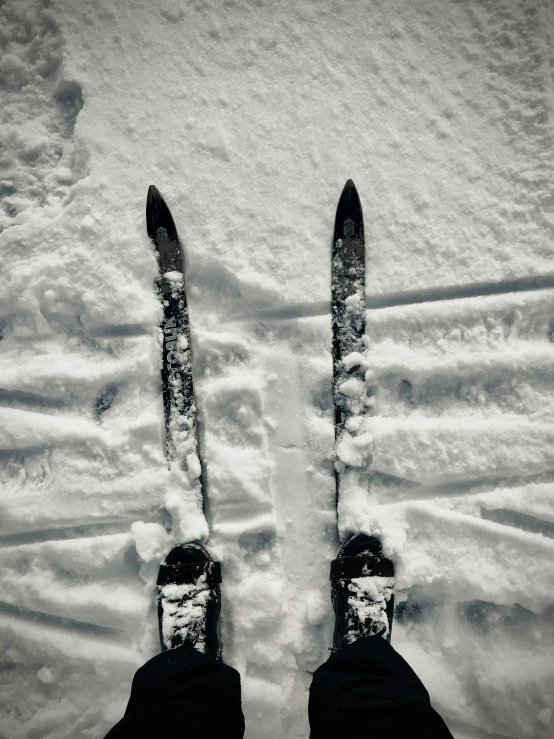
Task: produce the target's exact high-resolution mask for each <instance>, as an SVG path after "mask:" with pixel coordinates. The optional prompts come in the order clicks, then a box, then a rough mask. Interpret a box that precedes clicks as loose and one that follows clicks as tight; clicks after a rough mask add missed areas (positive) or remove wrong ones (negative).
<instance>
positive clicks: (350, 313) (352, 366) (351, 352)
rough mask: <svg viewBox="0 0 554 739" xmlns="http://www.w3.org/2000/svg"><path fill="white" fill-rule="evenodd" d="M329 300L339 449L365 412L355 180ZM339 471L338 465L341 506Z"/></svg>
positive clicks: (347, 195) (338, 219)
mask: <svg viewBox="0 0 554 739" xmlns="http://www.w3.org/2000/svg"><path fill="white" fill-rule="evenodd" d="M331 300H332V331H333V398H334V403H335V445H338V443H339V442H340V440H341V437H342V436H343V433H344V428H345V425H346V423H347V421H348V419H349V418H350V417H351V416H353V415H358V414H360V413H362V412H363V409H364V407H365V397H364V395H365V385H364V383H363V380H364V373H363V369H362V367H361V365H360V362H357V361H356V360H357V358H358V359H361V356H360V355H361V353H362V352H363V349H364V347H363V338H362V337H363V335H364V332H365V242H364V222H363V214H362V206H361V203H360V198H359V196H358V191H357V190H356V187H355V185H354V183H353V182H352V180H348V181H347V183H346V184H345V186H344V189H343V191H342V194H341V196H340V199H339V202H338V206H337V213H336V216H335V231H334V238H333V252H332V264H331ZM345 360H347V361H346V362H345ZM339 470H340V465H338V463H337V465H336V470H335V477H336V482H337V503H338V499H339V484H340V472H339Z"/></svg>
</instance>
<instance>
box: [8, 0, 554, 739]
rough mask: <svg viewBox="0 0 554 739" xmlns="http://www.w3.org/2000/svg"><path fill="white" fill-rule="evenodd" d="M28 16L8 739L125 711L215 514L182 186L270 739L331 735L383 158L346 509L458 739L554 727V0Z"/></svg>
mask: <svg viewBox="0 0 554 739" xmlns="http://www.w3.org/2000/svg"><path fill="white" fill-rule="evenodd" d="M0 28H1V30H0V43H1V45H2V49H1V55H0V109H1V113H0V123H1V126H2V127H1V129H0V193H1V194H2V198H3V200H2V209H1V215H0V229H2V232H1V233H0V249H1V253H2V279H1V282H0V642H1V643H0V651H1V653H2V655H3V657H2V667H3V669H2V670H1V671H0V672H1V675H2V677H1V678H0V688H1V691H0V692H2V696H3V702H2V705H1V706H0V736H2V737H4V736H5V737H6V738H8V737H9V739H25V738H27V737H31V736H33V737H41V739H81V737H82V738H83V739H84V738H85V737H88V738H89V739H90V738H91V737H93V738H94V739H101V738H102V737H103V736H104V734H105V733H106V731H107V730H108V728H109V727H110V726H111V725H112V724H113V723H115V722H116V721H117V720H118V719H119V718H120V717H121V715H122V714H123V711H124V708H125V703H126V700H127V697H128V691H129V687H130V681H131V677H132V674H133V672H134V671H135V669H136V668H137V667H138V666H139V665H140V664H142V663H143V662H144V661H145V660H146V659H147V658H148V657H149V656H150V655H151V654H154V653H155V652H156V651H157V650H158V644H157V623H156V616H155V603H154V581H155V576H156V572H157V567H158V563H159V561H160V559H161V558H162V557H163V556H164V555H165V553H166V552H167V551H168V549H169V548H170V547H171V545H172V543H173V542H174V540H175V538H177V537H178V536H185V537H186V536H190V537H195V536H198V535H200V534H199V532H202V531H203V529H202V527H203V525H204V523H203V521H199V520H198V519H199V516H198V515H197V513H196V510H195V505H194V504H193V502H191V501H189V500H188V499H187V496H186V493H184V492H183V488H182V485H181V484H180V481H179V480H178V479H176V478H175V477H173V476H172V475H171V474H170V473H169V472H168V470H167V468H166V462H165V458H164V455H163V412H162V404H161V393H160V387H159V358H160V347H161V344H160V334H159V330H158V328H157V326H158V323H159V320H160V315H161V311H160V306H159V305H158V303H157V300H156V297H155V294H154V291H153V281H154V277H155V274H156V264H155V259H154V255H153V253H152V251H151V249H150V245H149V243H148V239H147V238H146V234H145V228H144V199H145V196H146V191H147V187H148V185H149V184H151V183H155V184H157V185H158V186H159V187H160V189H161V190H162V191H163V193H164V196H165V197H166V198H167V201H168V204H169V205H170V207H171V209H172V213H173V215H174V217H175V221H176V224H177V227H178V230H179V233H180V236H181V239H182V241H183V244H184V247H185V251H186V257H187V284H188V297H189V307H190V317H191V326H192V344H193V359H194V373H195V383H196V384H195V387H196V393H197V402H198V406H199V412H200V423H199V433H200V447H201V451H202V454H203V458H204V460H205V478H206V486H207V487H206V489H207V493H208V499H209V507H208V509H207V511H206V513H207V517H208V520H209V523H210V526H211V532H212V533H211V536H210V539H209V542H208V546H209V549H210V552H211V553H212V555H213V556H214V557H216V558H218V559H220V560H221V561H222V563H223V610H222V617H221V626H222V641H223V653H224V658H225V660H226V661H227V662H228V663H229V664H231V665H233V666H235V667H236V668H237V669H238V670H239V671H240V672H241V675H242V678H243V704H244V710H245V714H246V718H247V736H248V737H251V738H253V737H263V739H269V738H271V739H272V738H273V737H283V736H286V737H291V738H292V737H295V739H296V738H298V737H307V736H308V723H307V715H306V706H307V688H308V686H309V683H310V679H311V675H310V673H311V672H313V670H314V669H316V667H317V666H318V665H319V664H321V662H322V661H323V660H324V659H325V658H326V656H327V654H328V648H329V646H330V643H331V632H332V623H333V620H332V613H331V604H330V597H329V583H328V579H327V578H328V565H329V561H330V560H331V559H332V557H333V556H334V554H335V552H336V546H337V532H336V519H335V511H334V505H335V482H334V434H333V407H332V392H331V356H330V347H331V330H330V314H329V309H330V305H329V304H330V294H329V269H330V248H331V244H330V239H331V235H332V219H333V213H334V208H335V206H336V202H337V198H338V195H339V194H340V189H341V187H342V186H343V184H344V181H345V180H346V179H347V178H348V177H353V179H354V180H355V182H356V185H357V188H358V191H359V193H360V196H361V198H362V203H363V207H364V214H365V218H366V230H367V245H368V264H367V282H366V284H367V300H366V306H367V308H368V310H367V326H366V330H367V334H368V336H369V344H368V347H367V351H366V353H365V356H364V358H363V362H364V369H365V371H366V384H367V391H368V396H369V397H370V398H371V399H372V403H371V405H370V406H369V407H368V414H367V416H366V417H365V418H364V424H365V429H364V430H365V436H364V439H363V443H362V444H361V446H360V447H359V448H358V450H357V451H358V454H359V456H360V459H362V458H363V460H364V461H363V466H362V469H361V474H362V480H363V487H362V488H357V487H352V489H351V490H350V493H349V495H350V498H345V499H344V501H343V507H342V513H343V516H342V520H341V526H342V527H343V530H344V531H348V530H350V531H360V530H362V531H367V532H377V533H379V534H380V535H381V536H382V538H383V541H384V545H385V548H386V550H387V552H388V553H389V554H390V555H391V556H392V557H393V559H394V561H395V566H396V570H397V576H398V594H397V604H398V605H397V612H396V624H395V627H394V630H393V645H394V646H395V648H397V649H398V650H399V651H400V652H401V653H402V654H403V655H404V656H405V657H406V658H407V659H408V661H409V662H410V663H411V664H412V665H413V667H414V669H415V670H416V671H417V672H418V674H420V675H421V677H422V679H423V681H424V682H425V684H426V686H427V687H428V689H429V691H430V693H431V697H432V700H433V703H434V704H435V705H436V706H437V708H438V709H439V710H440V711H441V713H442V714H443V715H444V717H445V719H446V720H447V722H448V724H449V726H450V727H451V730H452V732H453V733H454V735H455V736H456V739H547V737H549V736H551V731H552V720H551V719H552V713H551V706H550V702H551V695H552V694H553V693H554V670H553V668H552V665H553V664H554V622H553V619H554V602H553V595H552V594H553V593H554V583H553V581H552V572H553V571H554V567H553V565H554V455H553V451H552V450H553V448H554V446H553V443H552V442H553V440H554V439H553V437H554V373H553V366H554V343H553V342H554V270H553V268H552V234H553V229H554V219H553V216H552V208H551V206H552V191H553V188H554V174H553V172H554V170H553V164H554V160H553V152H554V128H553V123H552V121H553V115H554V83H553V79H554V52H553V51H552V49H553V48H554V47H553V45H552V39H553V38H554V11H553V10H552V7H551V4H550V3H548V2H543V1H541V0H500V1H499V0H470V1H468V2H464V3H459V2H456V1H455V0H433V1H431V2H429V0H416V1H415V2H412V3H405V2H402V0H372V2H371V3H367V2H361V0H360V1H359V2H358V1H355V2H349V3H346V2H343V0H336V2H333V3H315V2H311V0H302V2H300V3H296V4H289V5H288V6H287V5H286V4H275V3H273V4H271V3H264V2H262V1H261V0H260V1H259V2H249V0H244V2H243V1H242V0H236V1H234V0H232V1H231V2H225V3H223V4H221V3H218V2H217V1H216V0H206V1H205V2H200V3H182V2H174V1H173V0H160V2H158V3H154V4H153V3H147V2H144V1H143V0H131V1H130V2H128V3H123V4H117V5H114V4H113V3H112V2H109V0H92V1H91V2H87V3H79V2H76V3H71V4H67V3H65V4H64V3H62V2H58V0H54V1H53V2H49V0H28V1H27V0H8V1H7V2H5V3H4V4H3V5H2V7H1V8H0ZM179 532H180V533H179Z"/></svg>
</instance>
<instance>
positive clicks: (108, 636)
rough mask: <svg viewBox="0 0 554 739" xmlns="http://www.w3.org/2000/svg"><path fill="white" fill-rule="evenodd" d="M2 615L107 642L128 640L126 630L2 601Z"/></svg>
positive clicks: (0, 609) (0, 602)
mask: <svg viewBox="0 0 554 739" xmlns="http://www.w3.org/2000/svg"><path fill="white" fill-rule="evenodd" d="M0 616H8V617H11V618H15V619H18V620H20V621H23V622H25V621H33V622H34V623H37V622H38V623H39V624H44V625H45V626H49V627H54V628H57V629H60V630H62V631H65V632H69V633H77V634H80V635H81V636H88V637H90V636H94V637H95V638H99V639H103V640H104V641H107V642H111V643H113V642H116V643H120V644H121V643H122V642H125V641H126V638H125V636H126V635H125V632H124V631H122V630H120V629H114V628H111V627H109V626H99V625H98V624H93V623H89V622H87V621H78V620H77V619H74V618H68V617H66V616H55V615H53V614H50V613H44V612H42V611H34V610H31V609H29V608H25V607H23V606H14V605H11V604H9V603H4V602H3V601H0Z"/></svg>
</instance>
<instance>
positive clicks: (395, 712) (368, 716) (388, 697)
mask: <svg viewBox="0 0 554 739" xmlns="http://www.w3.org/2000/svg"><path fill="white" fill-rule="evenodd" d="M308 712H309V717H310V727H311V733H310V739H337V738H338V737H340V738H341V739H374V738H375V737H390V738H391V739H393V738H394V739H403V738H404V737H406V739H453V738H452V734H451V733H450V731H449V730H448V728H447V727H446V724H445V723H444V721H443V720H442V718H441V717H440V716H439V714H438V713H437V712H436V711H435V710H434V709H433V708H431V703H430V701H429V694H428V693H427V691H426V690H425V688H424V687H423V684H422V682H421V680H420V679H419V678H418V677H417V675H416V674H415V672H414V671H413V670H412V668H411V667H410V666H409V664H408V663H407V662H406V661H405V660H404V659H403V658H402V657H401V656H400V655H399V654H398V652H396V651H395V650H394V649H393V647H391V645H390V644H389V643H388V642H387V641H386V640H385V639H382V638H381V637H378V636H373V637H368V638H365V639H359V640H358V641H356V642H354V643H353V644H349V645H348V646H347V647H344V648H343V649H340V650H339V651H338V652H336V653H335V654H332V655H331V656H330V657H329V659H328V660H327V662H325V664H323V665H321V667H319V668H318V669H317V670H316V671H315V673H314V677H313V681H312V685H311V688H310V702H309V709H308Z"/></svg>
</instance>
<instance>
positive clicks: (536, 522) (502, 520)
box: [481, 508, 554, 539]
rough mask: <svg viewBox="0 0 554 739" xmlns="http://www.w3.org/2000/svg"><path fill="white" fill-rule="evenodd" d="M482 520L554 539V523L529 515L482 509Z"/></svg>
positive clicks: (503, 510)
mask: <svg viewBox="0 0 554 739" xmlns="http://www.w3.org/2000/svg"><path fill="white" fill-rule="evenodd" d="M481 518H484V519H485V520H487V521H493V522H494V523H498V524H500V525H501V526H507V527H511V528H515V529H519V530H520V531H526V532H527V533H529V534H537V535H538V536H546V537H548V538H550V539H554V523H552V522H550V521H545V520H543V519H540V518H536V517H535V516H530V515H528V514H527V513H520V512H519V511H513V510H511V509H509V508H492V509H486V508H482V509H481Z"/></svg>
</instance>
